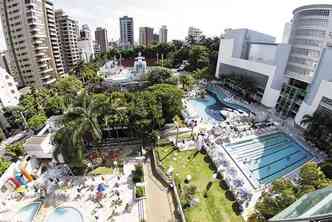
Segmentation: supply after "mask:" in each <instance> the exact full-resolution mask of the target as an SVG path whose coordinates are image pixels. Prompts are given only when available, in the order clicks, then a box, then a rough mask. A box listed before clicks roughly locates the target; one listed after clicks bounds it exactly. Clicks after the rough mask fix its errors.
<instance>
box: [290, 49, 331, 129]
mask: <svg viewBox="0 0 332 222" xmlns="http://www.w3.org/2000/svg"><path fill="white" fill-rule="evenodd" d="M331 61H332V49H331V48H325V49H324V50H323V53H322V57H321V61H320V63H319V66H318V67H317V71H316V75H315V77H314V79H313V82H312V84H311V85H310V87H309V88H308V94H307V96H306V97H305V99H304V102H303V103H302V105H301V107H300V110H299V111H298V113H297V115H296V117H295V122H296V123H297V124H300V122H301V120H302V118H303V116H304V115H306V114H308V115H312V114H313V113H314V112H315V111H316V110H317V108H318V106H319V103H320V102H321V100H322V98H323V96H324V97H327V98H329V99H332V82H331V81H332V64H331Z"/></svg>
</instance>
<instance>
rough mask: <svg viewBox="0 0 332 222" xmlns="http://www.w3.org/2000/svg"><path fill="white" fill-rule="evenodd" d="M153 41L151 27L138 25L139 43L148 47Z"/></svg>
mask: <svg viewBox="0 0 332 222" xmlns="http://www.w3.org/2000/svg"><path fill="white" fill-rule="evenodd" d="M152 42H153V28H150V27H140V28H139V44H140V45H141V46H145V47H148V46H150V45H151V44H152Z"/></svg>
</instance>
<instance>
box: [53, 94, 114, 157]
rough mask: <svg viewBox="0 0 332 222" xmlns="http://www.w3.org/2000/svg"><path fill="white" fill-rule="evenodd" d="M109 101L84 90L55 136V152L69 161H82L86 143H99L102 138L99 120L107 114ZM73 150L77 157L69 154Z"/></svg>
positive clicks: (65, 116)
mask: <svg viewBox="0 0 332 222" xmlns="http://www.w3.org/2000/svg"><path fill="white" fill-rule="evenodd" d="M108 103H109V101H107V100H106V101H101V100H100V99H99V100H98V98H97V97H91V96H89V95H88V94H87V93H86V92H84V93H83V94H82V96H81V98H79V100H78V102H77V103H76V104H74V106H73V107H72V108H70V109H69V111H68V112H67V113H65V114H64V117H63V119H62V123H63V125H64V126H63V128H62V129H60V130H59V131H58V132H57V133H56V135H55V138H54V142H55V144H56V147H57V148H56V150H55V154H56V155H57V154H59V153H61V154H62V155H63V156H64V159H65V160H67V161H71V160H74V162H80V161H81V160H82V159H83V153H84V151H85V149H84V148H85V145H86V144H90V143H91V142H95V143H98V142H100V141H101V139H102V130H101V127H100V124H99V122H98V120H100V119H102V118H103V116H104V115H105V110H107V108H106V106H107V105H108ZM71 151H73V153H75V154H77V159H75V158H74V157H73V156H70V155H71V154H68V153H69V152H71ZM68 155H69V156H68ZM66 157H68V158H66Z"/></svg>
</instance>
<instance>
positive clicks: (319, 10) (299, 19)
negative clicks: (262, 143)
mask: <svg viewBox="0 0 332 222" xmlns="http://www.w3.org/2000/svg"><path fill="white" fill-rule="evenodd" d="M293 15H294V16H293V19H292V23H291V32H290V37H289V44H290V45H291V52H290V55H289V59H288V63H287V67H286V73H285V74H286V77H287V82H286V83H285V84H284V86H283V88H282V91H281V95H280V97H279V99H278V102H277V107H276V110H277V112H279V113H281V115H283V116H285V117H291V118H295V122H296V123H297V124H298V125H299V124H300V122H301V120H302V118H303V116H304V115H305V114H309V115H312V114H313V113H314V112H316V110H317V109H319V108H320V107H326V104H327V103H326V102H324V101H328V103H330V100H331V99H332V93H329V91H330V90H332V88H331V86H332V84H331V81H332V72H331V70H332V63H331V61H332V5H329V4H315V5H306V6H302V7H299V8H297V9H295V10H294V11H293ZM330 92H331V91H330ZM328 107H329V106H328ZM331 110H332V109H331Z"/></svg>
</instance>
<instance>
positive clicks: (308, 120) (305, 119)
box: [300, 114, 315, 126]
mask: <svg viewBox="0 0 332 222" xmlns="http://www.w3.org/2000/svg"><path fill="white" fill-rule="evenodd" d="M314 119H315V118H314V116H313V115H308V114H306V115H304V116H303V118H302V120H301V122H300V124H301V125H302V126H310V125H311V124H312V122H313V121H314Z"/></svg>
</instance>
